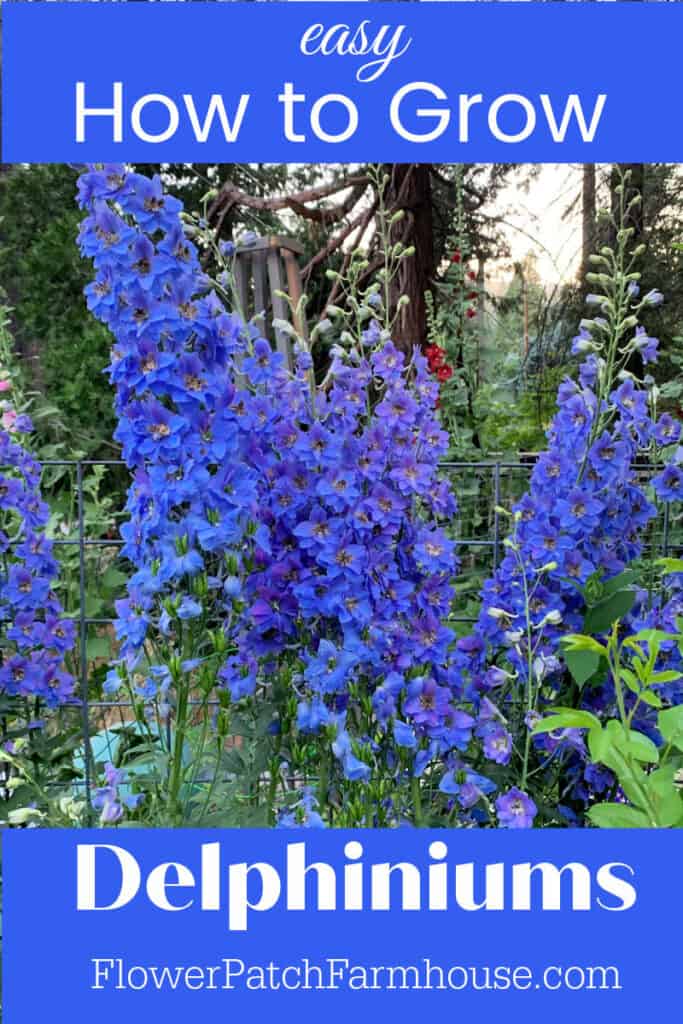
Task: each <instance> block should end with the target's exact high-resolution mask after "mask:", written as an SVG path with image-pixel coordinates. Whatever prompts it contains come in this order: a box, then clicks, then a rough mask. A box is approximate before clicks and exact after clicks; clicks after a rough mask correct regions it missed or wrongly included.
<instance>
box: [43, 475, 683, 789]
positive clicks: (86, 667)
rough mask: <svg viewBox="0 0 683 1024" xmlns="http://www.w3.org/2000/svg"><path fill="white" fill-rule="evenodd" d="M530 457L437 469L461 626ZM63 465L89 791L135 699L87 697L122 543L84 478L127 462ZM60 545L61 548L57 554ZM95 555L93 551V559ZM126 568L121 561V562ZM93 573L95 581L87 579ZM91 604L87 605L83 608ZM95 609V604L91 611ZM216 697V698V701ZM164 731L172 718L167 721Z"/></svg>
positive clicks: (676, 548)
mask: <svg viewBox="0 0 683 1024" xmlns="http://www.w3.org/2000/svg"><path fill="white" fill-rule="evenodd" d="M534 461H535V456H533V455H530V456H528V457H526V458H524V459H521V460H519V461H516V462H515V461H481V462H444V463H442V466H441V469H442V471H443V472H444V473H445V474H447V475H448V476H449V477H450V479H451V480H452V483H453V488H454V491H455V493H456V495H457V498H458V505H459V508H458V512H457V515H456V517H455V518H454V520H453V521H451V522H450V523H449V524H448V526H449V530H450V532H451V534H452V536H453V539H454V540H455V541H456V544H457V550H458V553H459V556H460V572H459V575H458V580H457V592H458V593H457V598H456V607H455V613H454V615H453V617H452V619H451V621H452V622H454V623H455V624H456V628H458V629H462V630H465V629H466V628H467V625H468V624H471V623H472V622H474V621H475V618H476V615H475V612H476V594H477V591H478V589H479V584H480V582H481V580H482V578H485V577H486V575H488V574H490V572H491V571H492V570H495V568H496V566H497V565H498V563H499V561H500V558H501V554H502V551H503V541H504V539H505V536H506V533H507V529H508V526H509V521H508V520H507V517H506V516H504V514H503V513H501V512H500V511H499V510H500V508H501V507H505V506H509V505H510V504H512V503H513V502H514V500H516V499H518V498H519V497H521V495H522V494H523V493H524V491H525V489H526V486H527V484H528V480H529V475H530V472H531V470H532V468H533V464H534ZM57 469H60V470H62V471H67V472H68V473H69V474H70V476H71V480H72V481H73V484H74V485H75V506H74V509H73V515H72V516H71V518H70V522H69V525H68V528H67V532H66V534H65V533H64V528H62V531H61V532H60V531H57V532H56V535H55V536H54V539H53V543H54V546H55V548H56V549H57V551H56V554H57V556H58V557H60V560H61V561H62V567H63V568H64V564H65V562H66V563H68V573H69V575H70V586H71V590H72V592H73V597H74V598H75V600H74V601H73V602H72V603H73V604H75V607H72V609H71V615H72V617H73V618H74V619H75V621H76V624H77V635H78V647H77V650H76V652H75V659H74V670H75V674H76V675H77V677H78V693H79V697H80V704H79V705H78V706H77V708H74V709H73V712H72V713H76V714H78V715H79V716H80V730H81V732H82V741H83V751H84V756H83V776H84V778H83V784H84V787H85V791H86V793H88V794H89V793H90V790H91V786H92V783H93V781H94V779H93V770H92V766H93V754H92V749H91V740H92V738H93V736H94V734H95V733H96V732H98V730H99V728H100V726H101V724H102V723H104V724H105V726H106V728H107V729H109V727H110V725H111V722H112V719H113V717H115V716H118V718H119V721H120V723H121V724H122V725H124V724H129V723H130V718H126V714H127V713H128V714H130V712H131V710H132V708H133V704H132V702H131V701H130V700H104V699H100V698H97V697H95V696H93V690H94V689H96V687H94V686H93V683H92V680H93V669H94V666H96V665H98V664H99V666H100V668H101V666H102V665H103V664H104V662H105V661H106V653H100V655H99V656H95V657H93V654H92V651H91V641H92V631H96V638H99V639H100V640H102V648H103V649H104V650H106V649H107V648H108V647H111V648H112V649H113V648H114V637H113V625H114V621H115V619H114V617H113V611H114V610H113V598H112V600H111V601H110V602H109V607H108V608H107V607H105V608H102V607H101V602H97V601H96V602H95V604H94V605H93V603H92V600H91V590H92V589H93V586H95V587H96V586H97V582H98V580H100V579H101V578H102V577H103V575H106V572H107V570H110V569H111V567H112V566H113V565H115V564H116V562H117V560H118V559H119V558H120V556H119V550H120V548H121V546H122V543H123V542H122V541H121V540H120V539H119V537H118V535H115V536H111V534H112V532H113V530H114V527H115V526H116V522H115V520H116V517H115V516H114V515H112V516H111V521H110V522H109V523H102V522H99V523H98V524H97V528H96V529H95V531H94V535H93V532H92V531H91V530H90V529H89V527H88V515H87V505H88V476H89V474H93V473H102V472H104V473H106V472H109V471H111V470H116V472H125V464H124V463H123V462H121V461H120V460H117V459H83V460H46V461H45V462H44V463H43V470H44V471H46V470H52V471H54V470H57ZM637 471H638V473H639V475H641V476H642V477H643V478H645V479H646V478H647V476H648V475H649V474H650V472H651V470H650V468H649V467H648V466H646V465H643V466H640V467H637ZM60 549H61V552H62V554H61V555H60ZM645 551H646V554H649V555H651V556H655V555H661V556H667V555H669V554H679V553H683V515H680V516H675V517H674V516H673V515H672V513H671V511H670V507H669V506H668V505H665V506H664V507H663V508H662V509H661V510H660V514H659V516H658V518H657V520H656V521H655V522H654V523H653V524H651V526H650V529H649V532H648V536H647V538H646V542H645ZM93 553H95V557H93ZM122 568H124V567H122ZM93 574H94V575H95V576H96V577H97V579H95V580H93V578H92V576H93ZM123 576H124V573H123V572H122V573H121V574H120V579H121V586H120V594H119V595H115V596H122V595H123V589H124V585H123ZM89 609H90V610H89ZM93 609H94V610H93ZM216 703H217V702H216ZM168 727H169V729H170V721H169V725H168Z"/></svg>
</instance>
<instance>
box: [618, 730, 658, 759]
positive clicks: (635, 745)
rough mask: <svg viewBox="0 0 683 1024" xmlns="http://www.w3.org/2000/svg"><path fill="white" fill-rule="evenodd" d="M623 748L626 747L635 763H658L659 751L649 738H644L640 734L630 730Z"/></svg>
mask: <svg viewBox="0 0 683 1024" xmlns="http://www.w3.org/2000/svg"><path fill="white" fill-rule="evenodd" d="M624 746H625V747H626V746H627V747H628V752H629V753H630V755H631V757H634V758H635V759H636V761H642V762H643V763H644V764H657V762H658V761H659V750H658V749H657V747H656V746H655V744H654V743H653V742H652V740H651V739H650V737H649V736H644V735H643V733H642V732H635V731H634V730H633V729H631V730H630V731H629V734H628V743H624Z"/></svg>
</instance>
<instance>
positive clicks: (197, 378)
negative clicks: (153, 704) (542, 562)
mask: <svg viewBox="0 0 683 1024" xmlns="http://www.w3.org/2000/svg"><path fill="white" fill-rule="evenodd" d="M112 183H114V185H112ZM112 189H113V191H112ZM79 194H80V197H81V200H80V201H81V204H82V206H83V207H84V209H85V211H86V217H85V219H84V221H83V224H82V228H81V232H80V244H81V249H82V251H83V253H84V255H86V256H89V257H90V258H92V259H93V262H94V266H95V272H96V278H95V282H94V283H93V284H92V285H91V286H89V287H88V289H87V294H88V302H89V304H90V307H91V309H92V310H93V312H94V313H95V314H96V315H97V316H98V317H99V318H100V319H101V320H103V322H104V323H106V324H107V325H108V327H109V328H110V330H111V332H112V334H113V336H114V345H113V350H112V360H111V364H110V367H109V374H110V377H111V380H112V383H113V384H114V385H115V389H116V398H115V404H116V411H117V414H118V420H119V423H118V427H117V430H116V435H115V436H116V440H117V441H118V442H119V443H120V444H121V447H122V451H123V456H124V459H125V460H126V462H127V463H128V465H129V466H130V468H131V470H132V472H133V482H132V484H131V488H130V491H129V495H128V501H127V512H128V515H129V521H128V522H127V523H126V524H125V525H124V527H123V530H122V535H123V539H124V548H123V554H124V556H125V557H127V558H128V559H129V561H130V562H131V563H132V564H133V567H134V572H133V574H132V576H131V580H130V585H129V592H128V596H127V598H126V599H125V600H123V601H121V602H119V603H118V604H117V612H118V622H117V626H116V630H117V636H118V638H119V640H120V642H121V662H120V666H119V667H120V669H121V671H118V670H117V671H116V672H115V673H114V674H110V676H109V677H108V680H109V681H108V684H107V685H108V687H109V688H110V690H111V688H113V686H115V684H116V680H117V679H119V678H122V679H123V678H130V677H132V676H133V674H136V673H142V675H143V677H144V678H145V679H146V680H151V681H152V682H153V680H154V679H155V674H154V672H152V671H150V670H149V666H146V662H147V660H148V654H149V649H148V647H146V640H147V638H148V637H149V636H150V631H152V630H154V631H156V630H158V631H159V632H160V633H161V634H162V635H163V637H164V640H165V643H166V645H167V646H169V647H170V649H171V651H172V652H173V654H172V656H174V657H176V659H177V658H178V653H177V651H175V645H176V644H177V642H178V637H179V635H180V633H181V627H184V629H185V631H186V632H185V635H186V636H187V630H188V629H190V630H193V629H196V630H201V629H203V630H204V639H202V637H199V638H198V640H197V642H198V643H200V644H202V643H205V642H206V639H205V638H206V635H207V633H208V630H209V629H210V630H211V631H212V632H211V636H212V637H213V640H212V641H211V642H212V644H213V645H214V646H215V645H216V643H217V641H216V637H219V638H221V639H220V643H219V644H218V649H217V650H216V654H220V655H221V656H220V657H219V658H217V659H216V660H215V661H214V662H213V664H214V665H215V679H214V683H215V685H217V686H218V687H222V688H225V689H227V690H228V691H229V693H230V695H231V697H232V698H233V699H235V700H241V699H243V698H244V697H249V696H251V695H253V694H255V693H256V692H257V689H258V688H259V687H260V688H263V689H267V688H268V685H269V680H270V679H271V677H272V674H273V670H274V669H273V666H275V671H277V666H278V664H279V665H280V666H282V665H284V664H290V665H292V663H294V668H295V670H296V671H297V672H298V673H299V674H300V678H301V685H300V686H299V687H298V691H297V692H298V711H297V714H296V720H297V721H298V723H299V728H300V729H301V730H302V731H306V732H308V733H316V732H320V731H321V730H323V729H325V730H326V732H327V731H329V733H330V739H329V740H327V741H326V742H331V743H332V745H333V750H334V751H335V753H336V756H337V757H338V760H339V762H340V765H341V768H342V770H343V772H344V773H345V774H346V776H347V778H349V779H357V780H358V779H360V780H362V779H366V778H368V777H370V775H371V773H372V764H373V763H374V762H375V760H376V759H377V758H384V757H385V754H387V751H388V749H389V748H390V747H391V745H392V743H393V742H394V740H395V741H396V743H397V744H398V745H399V746H401V749H402V751H403V752H404V754H405V756H406V757H407V758H410V757H413V758H414V766H413V767H414V770H415V771H416V772H417V771H418V770H419V771H423V770H424V766H425V764H426V760H428V759H429V758H432V757H437V758H438V757H439V756H441V755H442V754H443V753H446V752H448V751H449V750H450V749H453V748H455V749H464V747H465V746H466V745H467V742H468V741H469V738H470V737H471V734H472V728H473V725H474V720H473V719H472V718H471V716H469V715H468V714H466V713H465V712H464V711H462V710H461V709H459V708H458V706H457V705H458V702H459V701H460V700H461V698H462V691H461V687H460V682H459V675H458V673H457V672H455V671H454V670H453V667H452V665H451V663H450V650H451V647H452V644H453V641H454V637H453V634H452V632H451V631H450V630H449V629H448V628H446V627H445V626H444V625H443V620H444V619H445V618H446V616H447V615H448V612H449V609H450V606H451V602H452V598H453V583H452V581H453V577H454V575H455V572H456V570H457V559H456V556H455V551H454V545H453V543H452V542H451V541H450V540H449V539H448V538H447V537H446V535H445V533H444V531H443V530H442V529H441V527H440V526H439V525H438V521H440V520H442V519H443V518H445V517H448V516H450V515H452V514H453V513H454V511H455V507H456V506H455V500H454V498H453V495H452V493H451V491H450V488H449V485H448V483H447V482H445V481H443V480H441V479H440V478H439V474H438V463H439V460H440V458H442V456H443V455H444V454H445V452H446V450H447V445H448V438H447V435H446V434H445V432H444V431H442V430H441V429H440V427H439V424H438V421H437V418H436V411H435V406H436V399H437V386H436V384H435V382H434V381H433V380H432V379H431V377H430V375H429V372H428V368H427V363H426V360H425V359H424V358H423V357H422V356H421V355H420V354H419V353H418V352H415V353H413V355H412V356H411V357H406V355H405V354H404V353H402V352H399V351H398V349H397V348H396V347H395V346H394V345H393V343H392V342H391V341H389V340H387V339H386V338H384V336H383V335H382V333H381V331H380V330H379V327H378V325H377V324H371V325H370V326H369V328H368V330H367V331H366V332H365V334H364V337H363V338H362V339H360V342H361V343H360V347H359V348H358V349H357V350H356V352H355V353H354V354H351V353H348V354H347V353H344V352H342V351H341V350H339V351H338V352H337V354H336V355H335V356H334V358H333V360H332V364H331V366H330V369H329V372H328V375H327V380H326V386H325V388H322V389H318V390H316V391H315V392H312V390H311V381H310V369H311V358H310V354H309V353H308V352H306V351H303V350H298V351H297V352H296V362H295V369H294V372H293V373H291V372H289V371H288V370H287V368H286V367H285V364H284V360H283V357H282V354H281V353H279V352H274V351H273V350H272V348H271V346H270V345H269V343H268V342H267V341H266V340H265V339H263V338H260V337H258V336H255V334H254V332H253V330H252V329H251V328H247V327H245V325H244V324H241V323H240V322H239V321H238V320H237V319H236V318H235V317H232V316H230V315H229V314H228V313H227V312H226V310H225V309H224V307H223V306H222V304H221V301H220V300H219V298H218V297H217V295H216V294H215V293H214V292H213V291H211V289H210V287H209V285H208V284H207V280H206V277H205V275H204V274H203V272H202V270H201V268H200V265H199V261H198V257H197V251H196V249H195V247H194V245H193V244H192V242H191V241H190V240H189V239H188V238H187V237H186V235H185V232H184V229H183V221H182V219H181V209H180V206H179V204H177V203H175V202H170V201H169V199H168V197H167V196H166V194H165V192H164V190H163V188H161V185H160V183H159V181H158V180H156V179H155V180H154V181H153V182H151V183H150V181H149V180H148V179H146V178H144V177H143V176H141V175H138V174H134V173H130V172H127V171H126V170H125V168H118V169H113V168H110V169H109V170H107V171H103V170H100V169H97V168H96V169H93V170H92V171H90V172H88V173H87V174H86V175H85V176H84V177H83V178H82V179H81V185H80V191H79ZM397 681H398V683H397ZM145 685H147V684H145ZM418 690H419V693H418ZM376 694H377V695H379V696H378V697H377V699H376V698H375V695H376ZM432 703H433V706H432ZM347 707H352V708H354V709H356V710H358V709H359V708H362V709H363V711H362V714H361V715H360V718H359V715H357V714H356V713H355V710H354V713H353V714H349V715H347V716H346V717H344V714H343V713H344V709H345V708H347ZM375 709H376V717H375V719H374V722H372V723H371V722H370V721H369V719H368V715H373V714H375ZM361 719H362V722H361ZM394 719H395V720H396V722H397V723H399V724H398V726H397V730H396V732H395V731H394V730H393V729H392V723H393V721H394ZM375 729H376V730H377V733H376V734H375ZM368 731H370V732H373V736H372V739H371V738H370V736H369V735H368ZM335 733H336V738H334V734H335ZM413 737H414V743H413ZM399 738H400V739H401V740H402V741H403V742H402V743H398V739H399ZM392 763H393V762H392ZM385 764H386V761H385ZM397 770H399V769H398V768H397Z"/></svg>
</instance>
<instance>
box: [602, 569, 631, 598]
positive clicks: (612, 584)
mask: <svg viewBox="0 0 683 1024" xmlns="http://www.w3.org/2000/svg"><path fill="white" fill-rule="evenodd" d="M636 578H637V577H636V574H635V572H634V571H633V569H624V571H623V572H620V573H619V575H618V576H613V577H612V579H611V580H604V581H603V584H602V597H603V600H604V599H606V598H608V597H612V595H613V594H616V593H617V592H618V591H620V590H622V591H623V590H628V589H629V588H630V587H632V586H633V584H634V583H635V582H636Z"/></svg>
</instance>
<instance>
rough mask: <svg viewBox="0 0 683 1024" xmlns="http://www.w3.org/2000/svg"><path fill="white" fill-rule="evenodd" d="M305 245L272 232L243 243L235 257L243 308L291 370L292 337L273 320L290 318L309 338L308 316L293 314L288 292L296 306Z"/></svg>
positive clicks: (302, 334) (237, 281) (238, 291)
mask: <svg viewBox="0 0 683 1024" xmlns="http://www.w3.org/2000/svg"><path fill="white" fill-rule="evenodd" d="M303 251H304V248H303V246H302V245H301V244H300V243H299V242H297V241H295V240H294V239H293V238H283V237H282V236H281V235H269V236H268V237H266V238H257V239H256V240H255V241H254V242H251V243H250V244H248V245H240V247H239V248H238V250H237V255H236V258H235V271H234V272H235V286H236V289H237V295H238V298H239V301H240V306H241V311H242V313H243V314H244V315H245V317H246V318H247V319H252V318H254V319H256V320H257V321H258V322H259V323H260V326H261V327H262V329H263V333H264V337H266V338H268V339H269V340H270V341H271V342H273V343H274V345H275V347H276V348H277V350H278V351H279V352H282V354H283V355H284V357H285V359H286V361H287V366H288V367H289V369H292V367H293V358H292V339H291V338H290V336H289V335H288V334H287V333H286V331H283V330H281V329H280V328H278V327H277V326H276V325H275V323H274V321H276V320H287V321H289V322H290V323H292V320H293V327H294V328H295V330H296V331H297V333H298V334H300V335H301V336H302V337H303V338H307V337H308V333H307V327H306V319H305V317H302V318H299V317H298V316H296V315H295V316H294V318H292V313H291V311H290V307H289V304H288V303H287V300H286V299H285V298H283V296H282V295H281V294H278V293H282V292H284V293H286V294H287V295H288V296H289V298H290V299H291V300H292V302H293V303H294V308H295V309H296V306H297V304H298V302H299V299H300V298H301V294H302V284H301V268H300V266H299V257H300V256H301V255H302V254H303Z"/></svg>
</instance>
